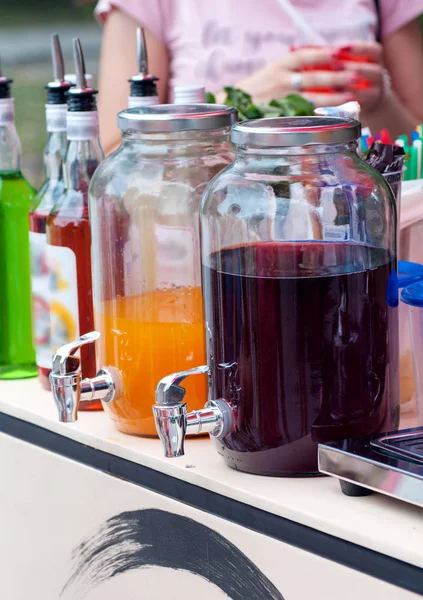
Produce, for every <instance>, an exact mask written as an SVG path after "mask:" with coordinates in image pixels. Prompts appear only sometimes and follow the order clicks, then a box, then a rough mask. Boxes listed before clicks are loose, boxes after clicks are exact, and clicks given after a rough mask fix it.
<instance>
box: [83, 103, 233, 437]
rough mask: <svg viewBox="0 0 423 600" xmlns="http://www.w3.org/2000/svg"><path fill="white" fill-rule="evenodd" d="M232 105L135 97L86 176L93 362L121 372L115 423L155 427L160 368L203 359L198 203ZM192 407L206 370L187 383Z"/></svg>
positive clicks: (223, 149) (228, 149)
mask: <svg viewBox="0 0 423 600" xmlns="http://www.w3.org/2000/svg"><path fill="white" fill-rule="evenodd" d="M235 118H236V111H235V110H234V109H233V108H231V107H224V106H218V105H207V104H204V105H194V104H192V105H189V106H175V105H171V104H168V105H166V104H161V105H158V106H149V107H146V106H144V107H138V108H134V109H130V110H126V111H123V112H122V113H120V114H119V116H118V124H119V127H120V128H121V129H122V144H121V146H120V148H119V149H118V150H117V151H116V152H115V153H114V154H112V155H111V156H109V157H108V158H107V159H106V160H105V161H104V163H103V164H102V165H101V167H100V168H99V169H98V171H97V172H96V173H95V176H94V178H93V180H92V183H91V186H90V217H91V224H92V244H93V245H92V257H93V285H94V309H95V323H96V329H97V330H98V331H99V332H100V334H101V336H100V340H99V345H98V357H99V366H101V367H106V368H107V369H110V368H111V367H113V369H114V372H118V373H119V375H120V380H119V385H116V392H115V397H114V400H113V402H110V403H108V404H104V407H105V409H106V410H107V411H108V412H109V413H110V414H111V416H112V418H113V420H114V421H115V423H116V426H117V427H118V429H120V430H121V431H124V432H126V433H132V434H136V435H144V436H152V435H155V434H156V431H155V427H154V420H153V414H152V410H151V407H152V405H153V403H154V392H155V387H156V384H157V382H158V381H159V379H160V378H161V377H163V376H164V375H165V374H167V373H169V372H172V371H175V370H179V369H187V368H189V367H190V366H192V365H194V364H197V363H198V361H201V360H204V359H205V336H204V319H203V298H202V293H201V263H200V247H199V209H200V201H201V196H202V193H203V191H204V189H205V187H206V185H207V183H208V182H209V181H210V180H211V179H212V178H213V177H214V176H215V175H216V174H217V173H219V172H220V171H221V170H222V169H223V168H225V167H226V166H228V165H229V164H230V163H231V161H232V159H233V154H232V146H231V144H230V142H229V128H230V125H231V124H232V123H233V122H234V121H235ZM189 386H191V387H190V391H191V392H192V394H191V398H192V399H193V401H192V408H196V407H198V406H201V403H202V402H204V400H205V397H206V380H205V378H203V379H201V378H198V379H197V381H194V380H193V381H192V382H190V383H189Z"/></svg>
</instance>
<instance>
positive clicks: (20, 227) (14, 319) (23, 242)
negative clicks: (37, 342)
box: [0, 77, 37, 379]
mask: <svg viewBox="0 0 423 600" xmlns="http://www.w3.org/2000/svg"><path fill="white" fill-rule="evenodd" d="M10 84H11V80H10V79H7V78H6V77H0V379H20V378H24V377H35V375H36V374H37V371H36V367H35V353H34V348H33V344H32V325H31V283H30V258H29V237H28V213H29V208H30V206H31V203H32V202H33V200H34V195H35V191H34V190H33V188H32V187H31V185H30V184H29V183H28V182H27V181H26V179H25V178H24V176H23V175H22V173H21V170H20V155H21V145H20V141H19V137H18V134H17V132H16V127H15V121H14V105H13V98H11V92H10Z"/></svg>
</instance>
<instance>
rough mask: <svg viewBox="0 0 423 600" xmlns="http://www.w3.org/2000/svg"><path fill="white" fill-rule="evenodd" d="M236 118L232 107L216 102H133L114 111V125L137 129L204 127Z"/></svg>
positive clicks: (164, 130)
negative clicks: (124, 107)
mask: <svg viewBox="0 0 423 600" xmlns="http://www.w3.org/2000/svg"><path fill="white" fill-rule="evenodd" d="M236 121H237V111H236V109H235V108H233V107H232V106H223V105H220V104H187V105H185V104H178V105H176V104H158V105H155V106H137V107H136V108H129V109H127V110H123V111H122V112H120V113H119V114H118V127H119V128H120V129H121V130H122V131H130V130H132V131H140V132H141V133H173V132H177V131H189V130H194V131H206V130H208V129H220V128H223V127H230V126H231V125H233V124H234V123H235V122H236Z"/></svg>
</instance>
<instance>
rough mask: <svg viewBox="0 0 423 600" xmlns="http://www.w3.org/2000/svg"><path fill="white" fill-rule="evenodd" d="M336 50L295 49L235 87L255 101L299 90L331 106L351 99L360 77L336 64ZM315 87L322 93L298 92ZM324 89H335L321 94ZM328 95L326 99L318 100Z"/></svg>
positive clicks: (323, 104)
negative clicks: (327, 100)
mask: <svg viewBox="0 0 423 600" xmlns="http://www.w3.org/2000/svg"><path fill="white" fill-rule="evenodd" d="M340 50H341V49H340V48H335V47H331V46H325V47H309V48H307V47H304V48H299V49H297V50H295V51H293V52H290V53H289V54H287V55H286V56H284V57H283V58H282V59H281V60H279V61H275V62H272V63H269V64H268V65H266V66H265V67H263V68H262V69H259V70H258V71H256V72H255V73H253V74H252V75H250V76H248V77H246V78H245V79H243V80H242V81H239V82H237V83H236V85H235V87H237V88H240V89H242V90H244V91H246V92H247V93H249V94H251V96H252V97H253V99H254V101H255V102H269V101H270V100H272V99H275V98H276V99H277V98H283V97H284V96H286V94H290V93H300V94H302V95H304V96H305V97H307V98H309V99H310V100H311V101H312V102H313V103H314V104H316V105H317V106H325V105H326V106H331V105H332V106H333V105H337V104H343V103H344V102H348V101H350V100H353V99H354V100H355V94H354V93H353V86H354V84H356V83H357V81H358V79H359V78H360V76H359V77H358V76H357V75H356V73H355V70H354V69H347V68H346V67H345V66H344V64H340V63H339V61H338V57H339V54H340ZM354 64H355V63H354ZM322 66H324V67H325V68H324V69H323V68H322ZM319 67H320V68H319ZM308 69H313V70H308ZM314 69H315V70H314ZM316 88H317V89H320V88H321V89H322V93H319V92H317V93H310V94H307V93H303V91H302V90H305V89H316ZM328 88H330V89H331V90H332V89H333V90H335V91H334V92H333V93H330V94H327V93H323V90H325V89H326V90H327V89H328ZM328 98H330V101H329V102H326V101H325V102H323V103H322V102H321V101H322V100H326V99H328Z"/></svg>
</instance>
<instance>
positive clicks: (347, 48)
mask: <svg viewBox="0 0 423 600" xmlns="http://www.w3.org/2000/svg"><path fill="white" fill-rule="evenodd" d="M352 48H353V47H352V46H341V48H339V50H338V52H351V50H352Z"/></svg>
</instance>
